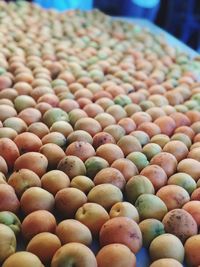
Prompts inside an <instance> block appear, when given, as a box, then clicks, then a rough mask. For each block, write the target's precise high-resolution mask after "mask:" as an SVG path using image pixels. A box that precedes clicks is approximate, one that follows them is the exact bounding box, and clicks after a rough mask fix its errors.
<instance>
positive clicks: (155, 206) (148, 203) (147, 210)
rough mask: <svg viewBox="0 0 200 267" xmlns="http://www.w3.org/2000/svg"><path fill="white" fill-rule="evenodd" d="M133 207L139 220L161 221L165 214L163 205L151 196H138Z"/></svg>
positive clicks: (158, 199)
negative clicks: (151, 219)
mask: <svg viewBox="0 0 200 267" xmlns="http://www.w3.org/2000/svg"><path fill="white" fill-rule="evenodd" d="M135 207H136V208H137V210H138V213H139V215H140V219H141V220H144V219H149V218H154V219H157V220H162V218H163V217H164V216H165V214H166V213H167V207H166V205H165V203H164V202H163V201H162V200H161V199H160V198H159V197H157V196H155V195H152V194H142V195H141V196H139V197H138V199H137V200H136V202H135Z"/></svg>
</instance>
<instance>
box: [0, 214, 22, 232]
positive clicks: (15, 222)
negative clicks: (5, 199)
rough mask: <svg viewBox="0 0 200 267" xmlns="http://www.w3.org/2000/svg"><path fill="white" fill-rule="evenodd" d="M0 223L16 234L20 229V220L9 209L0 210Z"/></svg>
mask: <svg viewBox="0 0 200 267" xmlns="http://www.w3.org/2000/svg"><path fill="white" fill-rule="evenodd" d="M0 224H5V225H7V226H9V227H10V229H12V230H13V232H14V233H15V235H18V234H19V233H20V230H21V222H20V220H19V218H18V217H17V216H16V215H15V214H14V213H13V212H10V211H1V212H0Z"/></svg>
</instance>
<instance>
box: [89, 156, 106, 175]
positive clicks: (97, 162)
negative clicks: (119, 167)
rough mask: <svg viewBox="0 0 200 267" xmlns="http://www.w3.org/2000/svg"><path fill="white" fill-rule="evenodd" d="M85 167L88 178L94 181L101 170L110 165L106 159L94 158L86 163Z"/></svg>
mask: <svg viewBox="0 0 200 267" xmlns="http://www.w3.org/2000/svg"><path fill="white" fill-rule="evenodd" d="M85 167H86V174H87V176H88V177H90V178H91V179H93V178H94V177H95V175H96V174H97V173H98V172H99V171H100V170H102V169H104V168H107V167H109V164H108V162H107V161H106V160H105V159H103V158H100V157H97V156H94V157H90V158H88V159H87V160H86V161H85Z"/></svg>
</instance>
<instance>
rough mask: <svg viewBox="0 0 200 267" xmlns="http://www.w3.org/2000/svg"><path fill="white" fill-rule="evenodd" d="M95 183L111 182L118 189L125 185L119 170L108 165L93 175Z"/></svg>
mask: <svg viewBox="0 0 200 267" xmlns="http://www.w3.org/2000/svg"><path fill="white" fill-rule="evenodd" d="M93 181H94V183H95V185H98V184H105V183H106V184H113V185H115V186H117V187H118V188H119V189H121V190H122V189H123V188H124V186H125V183H126V181H125V179H124V176H123V175H122V173H121V172H120V171H118V170H117V169H115V168H112V167H108V168H104V169H102V170H100V171H99V172H98V173H97V174H96V175H95V177H94V180H93Z"/></svg>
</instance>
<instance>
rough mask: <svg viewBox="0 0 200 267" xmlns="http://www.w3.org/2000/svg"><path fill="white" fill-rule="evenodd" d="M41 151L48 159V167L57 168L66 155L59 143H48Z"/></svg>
mask: <svg viewBox="0 0 200 267" xmlns="http://www.w3.org/2000/svg"><path fill="white" fill-rule="evenodd" d="M39 152H40V153H41V154H43V155H44V156H45V157H46V158H47V160H48V168H50V169H55V168H56V167H57V165H58V163H59V162H60V161H61V159H62V158H64V157H65V152H64V151H63V149H62V148H61V147H60V146H58V145H57V144H53V143H48V144H45V145H43V146H41V147H40V150H39Z"/></svg>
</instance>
